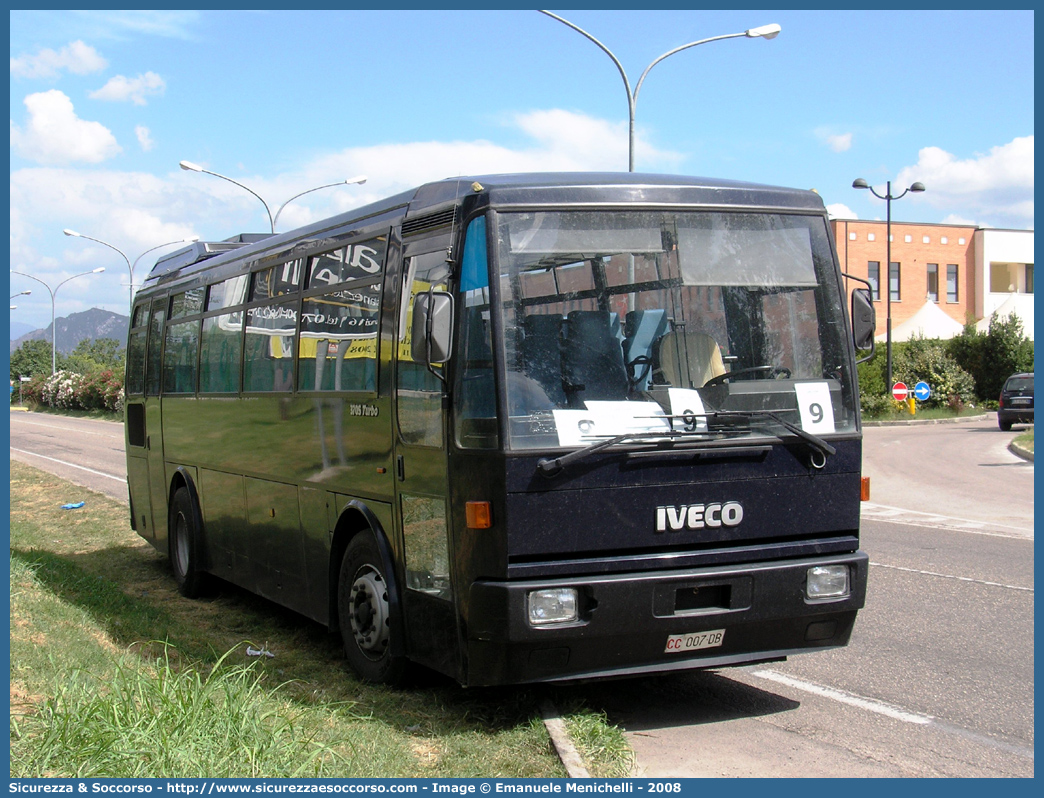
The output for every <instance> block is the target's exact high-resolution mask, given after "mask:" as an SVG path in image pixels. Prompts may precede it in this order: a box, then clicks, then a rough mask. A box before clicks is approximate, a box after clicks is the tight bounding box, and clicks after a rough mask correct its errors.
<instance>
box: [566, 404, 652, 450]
mask: <svg viewBox="0 0 1044 798" xmlns="http://www.w3.org/2000/svg"><path fill="white" fill-rule="evenodd" d="M586 406H587V409H586V410H552V411H551V413H552V415H553V416H554V418H555V428H556V429H557V432H558V444H559V446H584V445H586V444H589V443H592V442H593V441H596V440H598V439H599V438H612V437H615V436H617V435H627V434H628V433H647V432H663V433H664V434H668V433H669V432H670V425H669V424H668V422H667V419H666V417H665V416H664V414H663V409H662V408H661V407H660V406H659V404H657V403H656V402H626V401H624V402H587V403H586Z"/></svg>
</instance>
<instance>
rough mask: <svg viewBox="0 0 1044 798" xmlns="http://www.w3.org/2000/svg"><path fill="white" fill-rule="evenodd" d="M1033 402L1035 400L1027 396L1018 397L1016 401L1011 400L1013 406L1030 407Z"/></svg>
mask: <svg viewBox="0 0 1044 798" xmlns="http://www.w3.org/2000/svg"><path fill="white" fill-rule="evenodd" d="M1032 401H1033V400H1032V399H1030V398H1029V397H1027V396H1016V397H1015V398H1014V399H1012V400H1011V403H1012V404H1013V405H1028V404H1029V403H1030V402H1032Z"/></svg>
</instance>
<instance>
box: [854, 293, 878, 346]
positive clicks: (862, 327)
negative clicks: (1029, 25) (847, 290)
mask: <svg viewBox="0 0 1044 798" xmlns="http://www.w3.org/2000/svg"><path fill="white" fill-rule="evenodd" d="M876 326H877V313H876V312H875V311H874V302H873V299H872V298H871V296H870V291H869V290H867V289H866V288H856V289H855V290H854V291H852V339H853V341H854V342H855V348H856V349H858V350H860V351H866V350H867V349H870V350H873V348H874V329H875V327H876Z"/></svg>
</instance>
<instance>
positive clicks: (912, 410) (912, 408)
mask: <svg viewBox="0 0 1044 798" xmlns="http://www.w3.org/2000/svg"><path fill="white" fill-rule="evenodd" d="M906 402H907V404H908V405H910V415H911V416H915V415H917V400H916V399H915V398H914V397H913V396H912V395H911V396H910V397H908V398H907V400H906Z"/></svg>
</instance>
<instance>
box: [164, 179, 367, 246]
mask: <svg viewBox="0 0 1044 798" xmlns="http://www.w3.org/2000/svg"><path fill="white" fill-rule="evenodd" d="M178 166H180V167H181V168H182V169H184V170H185V171H186V172H202V173H203V174H205V175H213V176H214V177H220V178H221V179H222V180H227V181H228V182H229V183H232V184H234V185H237V186H239V187H240V188H241V189H243V190H244V191H249V192H250V193H251V194H253V195H254V196H255V197H257V198H258V199H259V200H261V204H262V205H264V206H265V212H266V213H267V214H268V225H269V227H270V228H271V232H272V233H275V229H276V222H277V221H279V214H281V213H282V212H283V208H285V207H286V206H287V205H289V204H290V203H291V202H293V201H294V200H295V199H297V198H299V197H303V196H304V195H305V194H311V193H312V192H313V191H319V190H320V189H324V188H333V187H334V186H352V185H362V184H363V183H365V182H366V180H367V178H366V175H357V176H355V177H349V178H348V179H347V180H338V181H337V182H336V183H327V184H326V185H323V186H316V187H315V188H310V189H308V190H307V191H302V192H301V193H300V194H294V196H292V197H291V198H290V199H288V200H287V201H286V202H284V203H283V204H282V205H280V206H279V208H278V210H276V212H275V216H273V215H272V209H271V208H269V207H268V203H267V202H265V200H264V198H263V197H262V196H261V195H260V194H258V193H257V192H256V191H254V190H253V189H252V188H249V187H247V186H244V185H243V184H242V183H240V182H239V181H238V180H233V179H232V178H231V177H227V176H226V175H222V174H218V173H217V172H211V171H210V170H209V169H204V168H203V167H202V166H199V165H198V164H194V163H192V161H181V162H180V163H179V164H178Z"/></svg>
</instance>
